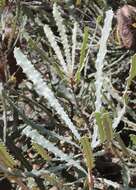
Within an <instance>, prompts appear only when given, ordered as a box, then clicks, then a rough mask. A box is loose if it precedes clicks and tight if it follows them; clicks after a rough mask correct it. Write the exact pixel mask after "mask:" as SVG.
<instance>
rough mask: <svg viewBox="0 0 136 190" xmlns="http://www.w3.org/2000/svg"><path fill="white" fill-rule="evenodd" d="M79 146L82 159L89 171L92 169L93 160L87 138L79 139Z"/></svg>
mask: <svg viewBox="0 0 136 190" xmlns="http://www.w3.org/2000/svg"><path fill="white" fill-rule="evenodd" d="M81 145H82V150H83V154H84V158H85V160H86V165H87V168H88V169H89V171H91V170H92V169H93V167H94V158H93V152H92V148H91V143H90V142H89V138H88V137H87V136H83V137H82V138H81Z"/></svg>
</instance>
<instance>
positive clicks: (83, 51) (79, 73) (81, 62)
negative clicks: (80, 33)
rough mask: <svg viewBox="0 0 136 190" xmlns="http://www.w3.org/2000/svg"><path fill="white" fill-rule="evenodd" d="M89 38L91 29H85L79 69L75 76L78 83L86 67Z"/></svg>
mask: <svg viewBox="0 0 136 190" xmlns="http://www.w3.org/2000/svg"><path fill="white" fill-rule="evenodd" d="M88 36H89V28H88V27H85V28H84V37H83V43H82V47H81V52H80V61H79V67H78V70H77V72H76V75H75V78H76V81H77V82H79V81H80V76H81V71H82V70H83V68H84V65H85V55H86V49H87V45H88Z"/></svg>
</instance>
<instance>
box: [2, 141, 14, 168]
mask: <svg viewBox="0 0 136 190" xmlns="http://www.w3.org/2000/svg"><path fill="white" fill-rule="evenodd" d="M0 164H1V165H3V166H5V167H7V168H14V166H15V165H16V163H15V160H14V158H13V157H12V156H11V155H10V154H9V152H8V150H7V147H6V146H5V145H4V144H3V143H2V142H0Z"/></svg>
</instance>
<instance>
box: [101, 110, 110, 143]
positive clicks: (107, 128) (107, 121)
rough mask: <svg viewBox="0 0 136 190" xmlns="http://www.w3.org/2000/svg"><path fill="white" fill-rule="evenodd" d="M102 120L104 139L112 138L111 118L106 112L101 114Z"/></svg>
mask: <svg viewBox="0 0 136 190" xmlns="http://www.w3.org/2000/svg"><path fill="white" fill-rule="evenodd" d="M102 122H103V126H104V130H105V135H106V140H107V141H112V140H113V129H112V120H111V118H110V115H109V113H108V112H106V113H104V114H103V117H102Z"/></svg>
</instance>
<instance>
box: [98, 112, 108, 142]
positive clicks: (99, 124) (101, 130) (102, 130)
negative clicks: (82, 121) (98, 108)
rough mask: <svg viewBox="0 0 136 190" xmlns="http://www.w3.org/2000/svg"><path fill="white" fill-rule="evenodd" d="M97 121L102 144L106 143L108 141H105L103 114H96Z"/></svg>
mask: <svg viewBox="0 0 136 190" xmlns="http://www.w3.org/2000/svg"><path fill="white" fill-rule="evenodd" d="M95 119H96V123H97V126H98V130H99V136H100V141H101V143H104V141H105V140H106V139H105V130H104V128H103V124H102V117H101V113H99V112H96V113H95Z"/></svg>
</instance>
